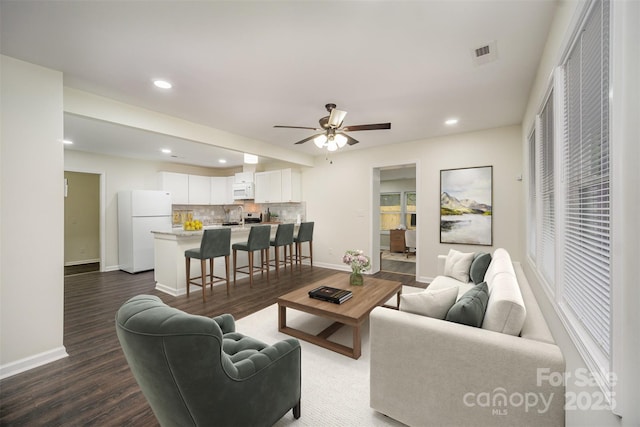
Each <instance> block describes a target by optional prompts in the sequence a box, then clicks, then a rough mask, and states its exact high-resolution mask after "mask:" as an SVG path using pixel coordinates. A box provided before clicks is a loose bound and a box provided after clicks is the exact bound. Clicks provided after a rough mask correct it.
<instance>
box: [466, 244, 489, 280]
mask: <svg viewBox="0 0 640 427" xmlns="http://www.w3.org/2000/svg"><path fill="white" fill-rule="evenodd" d="M490 263H491V254H488V253H486V252H478V253H477V254H476V256H475V257H474V258H473V261H472V262H471V267H470V268H469V277H470V278H471V280H472V281H473V283H475V284H476V285H477V284H478V283H482V282H484V274H485V273H486V272H487V269H488V268H489V264H490Z"/></svg>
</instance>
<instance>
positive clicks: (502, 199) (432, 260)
mask: <svg viewBox="0 0 640 427" xmlns="http://www.w3.org/2000/svg"><path fill="white" fill-rule="evenodd" d="M520 136H521V128H520V126H510V127H504V128H498V129H489V130H484V131H480V132H472V133H465V134H458V135H451V136H446V137H440V138H431V139H427V140H422V141H415V142H409V143H404V144H394V145H393V146H392V147H379V148H371V149H365V150H357V151H352V152H349V151H348V149H346V150H344V151H342V152H338V153H337V154H334V155H332V159H333V163H332V164H330V163H329V162H327V161H326V160H324V156H321V157H318V158H317V160H316V165H315V167H314V168H312V169H308V170H305V171H303V175H302V176H303V189H304V195H305V200H306V201H307V219H308V220H310V221H315V223H316V224H315V228H314V239H313V240H314V242H313V257H314V264H316V263H317V264H318V265H323V266H327V267H334V268H342V267H344V266H342V265H341V256H342V254H343V253H344V251H345V250H347V249H363V250H364V251H365V252H367V253H368V254H369V255H373V256H377V254H372V248H373V247H374V237H373V235H374V234H375V235H376V236H378V238H379V235H378V234H377V230H375V233H374V231H373V230H372V222H373V220H372V215H375V216H377V215H378V212H372V208H371V206H372V202H373V201H374V200H373V199H374V198H375V199H379V194H378V193H377V192H376V193H375V194H374V193H373V188H372V184H371V181H372V170H373V168H377V167H383V166H392V165H405V164H413V163H417V168H416V191H417V203H418V206H417V210H418V218H417V224H418V247H419V248H420V250H419V253H418V259H417V271H418V275H419V280H421V281H428V280H429V279H430V278H431V277H434V276H435V275H436V258H437V255H438V254H446V253H447V252H448V251H449V248H452V247H455V248H456V249H458V250H461V251H469V252H471V251H478V250H484V251H492V250H493V248H498V247H504V248H506V249H508V250H509V251H510V252H511V253H512V254H513V258H514V260H520V259H521V258H522V248H521V244H520V241H521V239H522V229H521V227H520V217H521V216H522V215H523V212H524V211H523V203H522V199H523V198H522V193H523V188H522V182H520V181H517V180H516V176H517V175H520V174H521V173H522V170H521V168H522V161H521V158H522V151H521V150H522V146H521V141H520ZM473 166H493V196H494V199H493V205H494V218H493V246H492V247H488V246H469V245H445V244H440V234H439V233H440V170H441V169H453V168H462V167H473Z"/></svg>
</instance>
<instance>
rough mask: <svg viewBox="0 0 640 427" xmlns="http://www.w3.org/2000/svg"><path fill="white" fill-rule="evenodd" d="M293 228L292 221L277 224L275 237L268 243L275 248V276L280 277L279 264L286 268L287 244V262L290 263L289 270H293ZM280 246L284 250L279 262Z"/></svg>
mask: <svg viewBox="0 0 640 427" xmlns="http://www.w3.org/2000/svg"><path fill="white" fill-rule="evenodd" d="M293 228H294V224H293V223H291V224H280V225H278V229H277V230H276V237H275V239H273V240H271V242H270V243H269V245H270V246H273V247H274V249H275V261H274V262H275V267H276V277H280V264H284V268H285V269H286V268H287V246H288V247H289V264H290V265H291V271H293ZM280 247H282V248H283V252H284V259H283V260H282V262H280Z"/></svg>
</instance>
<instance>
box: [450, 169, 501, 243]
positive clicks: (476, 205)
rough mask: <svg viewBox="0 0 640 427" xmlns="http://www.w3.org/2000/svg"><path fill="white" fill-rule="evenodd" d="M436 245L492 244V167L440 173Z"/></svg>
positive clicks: (451, 170)
mask: <svg viewBox="0 0 640 427" xmlns="http://www.w3.org/2000/svg"><path fill="white" fill-rule="evenodd" d="M440 243H452V244H465V245H480V246H492V245H493V166H477V167H468V168H459V169H442V170H440Z"/></svg>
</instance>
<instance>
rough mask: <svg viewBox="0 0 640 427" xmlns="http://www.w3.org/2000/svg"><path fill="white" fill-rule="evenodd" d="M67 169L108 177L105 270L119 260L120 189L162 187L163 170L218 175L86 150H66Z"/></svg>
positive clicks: (194, 168)
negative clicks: (159, 184) (160, 183)
mask: <svg viewBox="0 0 640 427" xmlns="http://www.w3.org/2000/svg"><path fill="white" fill-rule="evenodd" d="M64 170H67V171H75V172H89V173H96V174H102V176H103V179H104V180H105V183H104V184H105V185H104V189H105V195H104V197H105V199H104V208H102V209H103V213H104V223H105V229H104V240H105V241H104V244H103V245H102V246H103V247H104V250H105V254H104V256H103V259H104V260H105V265H104V266H101V268H102V269H103V270H105V271H109V270H117V269H118V266H119V262H118V191H123V190H159V186H158V176H157V173H158V172H160V171H169V172H179V173H191V174H194V175H204V176H215V175H217V171H216V170H214V169H209V168H203V167H197V166H187V165H179V164H174V163H165V162H151V161H144V160H133V159H125V158H121V157H111V156H103V155H98V154H91V153H85V152H82V151H75V150H65V151H64Z"/></svg>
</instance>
